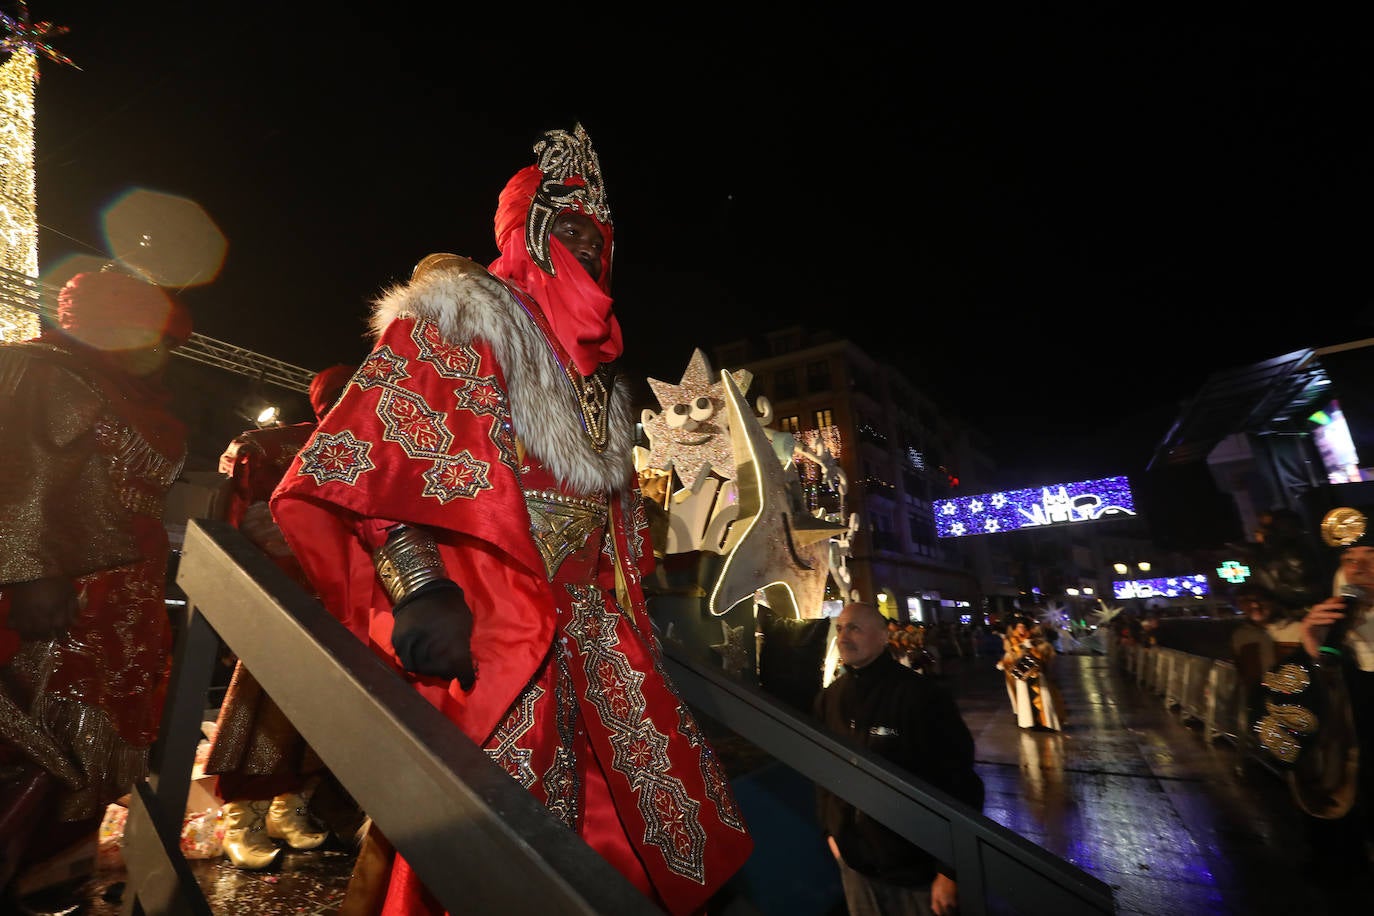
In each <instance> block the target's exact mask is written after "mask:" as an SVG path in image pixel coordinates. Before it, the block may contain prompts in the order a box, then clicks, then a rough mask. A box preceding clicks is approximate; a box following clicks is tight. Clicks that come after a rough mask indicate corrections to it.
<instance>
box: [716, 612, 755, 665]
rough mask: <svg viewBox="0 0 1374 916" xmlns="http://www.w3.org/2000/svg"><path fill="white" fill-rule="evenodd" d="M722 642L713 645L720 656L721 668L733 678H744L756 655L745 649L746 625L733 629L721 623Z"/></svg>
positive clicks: (727, 624) (723, 622) (725, 623)
mask: <svg viewBox="0 0 1374 916" xmlns="http://www.w3.org/2000/svg"><path fill="white" fill-rule="evenodd" d="M720 629H721V641H720V642H718V643H716V644H714V645H712V646H711V649H712V651H714V652H716V653H718V654H719V655H720V666H721V667H722V668H723V669H725V673H726V674H728V675H730V676H731V677H743V676H744V672H745V671H746V670H747V669H748V668H750V667H751V666H752V665H753V661H754V654H753V653H752V652H750V651H749V650H748V648H746V647H745V644H744V625H743V624H741V625H739V626H737V627H732V626H730V624H729V623H728V622H727V621H724V620H722V621H721V622H720Z"/></svg>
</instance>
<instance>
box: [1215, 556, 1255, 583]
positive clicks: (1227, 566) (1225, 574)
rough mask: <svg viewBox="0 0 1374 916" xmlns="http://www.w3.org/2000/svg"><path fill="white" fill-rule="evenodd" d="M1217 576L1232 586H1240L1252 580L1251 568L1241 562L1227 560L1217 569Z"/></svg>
mask: <svg viewBox="0 0 1374 916" xmlns="http://www.w3.org/2000/svg"><path fill="white" fill-rule="evenodd" d="M1217 575H1218V576H1221V578H1223V579H1225V580H1226V581H1227V582H1230V583H1231V584H1232V585H1240V584H1241V583H1242V582H1244V581H1245V580H1246V579H1248V578H1250V567H1248V566H1246V565H1245V564H1244V563H1242V562H1240V561H1239V560H1227V561H1226V562H1224V563H1222V564H1221V565H1220V566H1218V567H1217Z"/></svg>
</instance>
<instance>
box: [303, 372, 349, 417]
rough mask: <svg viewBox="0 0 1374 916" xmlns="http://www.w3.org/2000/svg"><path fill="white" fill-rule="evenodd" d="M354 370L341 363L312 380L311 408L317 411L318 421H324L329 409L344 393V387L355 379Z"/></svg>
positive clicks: (316, 375)
mask: <svg viewBox="0 0 1374 916" xmlns="http://www.w3.org/2000/svg"><path fill="white" fill-rule="evenodd" d="M353 370H354V367H353V366H346V365H344V364H343V363H340V364H339V365H337V366H330V367H329V368H328V369H321V370H320V371H319V372H317V373H315V377H314V378H312V379H311V380H310V406H311V407H312V408H314V410H315V418H316V419H318V420H323V419H324V415H325V414H326V413H328V412H329V408H331V407H333V406H334V402H335V401H337V400H338V399H339V395H340V394H342V393H343V390H344V386H346V385H347V384H348V380H349V379H351V378H352V377H353Z"/></svg>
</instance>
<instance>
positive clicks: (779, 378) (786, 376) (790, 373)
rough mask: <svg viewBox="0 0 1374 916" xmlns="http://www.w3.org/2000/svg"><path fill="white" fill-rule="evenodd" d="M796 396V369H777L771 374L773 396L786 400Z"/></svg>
mask: <svg viewBox="0 0 1374 916" xmlns="http://www.w3.org/2000/svg"><path fill="white" fill-rule="evenodd" d="M796 396H797V370H796V369H779V370H778V371H777V372H776V373H774V375H773V397H775V398H777V399H778V400H780V401H781V400H786V399H788V398H795V397H796Z"/></svg>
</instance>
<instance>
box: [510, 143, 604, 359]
mask: <svg viewBox="0 0 1374 916" xmlns="http://www.w3.org/2000/svg"><path fill="white" fill-rule="evenodd" d="M543 177H544V174H543V172H541V171H540V170H539V167H538V166H537V165H531V166H526V167H525V168H523V169H521V170H520V171H518V172H516V173H515V175H514V176H513V177H512V178H511V180H510V181H508V182H506V186H505V188H504V189H502V191H501V196H500V199H499V200H498V202H497V206H496V226H495V228H496V247H497V249H498V250H500V252H501V256H500V257H498V258H497V259H496V260H495V261H492V262H491V264H489V265H488V267H489V268H490V270H491V272H492V273H494V274H496V275H497V276H498V277H505V278H506V279H508V280H512V281H514V283H515V284H516V285H517V286H519V287H520V288H521V289H523V290H524V291H525V292H527V293H529V294H530V295H531V296H533V297H534V299H535V301H536V302H538V303H539V307H540V308H541V309H542V310H543V312H544V315H545V317H547V318H548V319H549V324H550V325H552V326H553V330H554V334H555V336H557V338H558V342H559V343H561V344H562V345H563V348H564V349H566V350H567V351H568V353H569V354H571V356H572V358H573V362H574V363H575V364H576V365H577V371H578V372H580V373H582V374H583V375H591V374H592V373H593V372H594V371H596V367H597V366H598V365H600V364H601V363H607V362H610V361H611V360H613V359H615V358H616V357H618V356H619V355H620V354H621V352H622V350H623V349H624V343H623V342H622V340H621V335H620V322H619V321H617V320H616V317H615V314H614V313H613V312H612V311H611V295H610V281H611V241H612V237H613V233H612V232H611V227H610V226H607V225H605V224H603V223H602V222H601V221H600V220H596V224H597V226H598V227H600V229H601V234H602V236H603V237H604V238H605V240H606V244H605V245H604V246H603V247H602V250H601V278H600V279H599V280H593V279H592V278H591V275H590V274H588V273H587V270H586V268H585V267H583V266H582V265H581V264H579V263H578V261H577V259H576V258H574V257H573V256H572V252H570V251H568V249H567V248H565V247H563V244H562V243H561V242H558V243H556V244H551V245H549V256H550V257H551V258H552V260H553V265H554V270H555V271H556V272H557V275H556V276H550V275H549V274H547V273H545V272H544V271H543V270H541V269H540V267H539V265H537V264H535V263H534V260H533V259H532V258H531V257H530V253H529V251H527V250H526V248H525V220H526V218H527V217H528V215H529V210H530V203H531V201H533V200H534V194H535V191H536V190H538V188H539V182H540V181H541V180H542V179H543ZM566 183H567V184H580V183H581V179H579V178H577V177H575V176H574V177H573V178H572V179H570V180H569V181H567V182H566ZM570 209H571V208H570ZM576 209H578V210H579V212H584V211H582V210H581V208H580V207H578V208H576ZM585 215H587V216H591V214H590V213H587V214H585ZM592 218H593V219H595V217H592Z"/></svg>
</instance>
